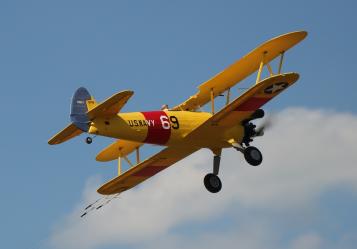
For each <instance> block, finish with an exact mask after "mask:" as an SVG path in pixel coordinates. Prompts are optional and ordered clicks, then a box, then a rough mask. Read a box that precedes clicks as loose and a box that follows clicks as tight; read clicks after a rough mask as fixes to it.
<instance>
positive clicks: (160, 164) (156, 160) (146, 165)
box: [97, 147, 198, 195]
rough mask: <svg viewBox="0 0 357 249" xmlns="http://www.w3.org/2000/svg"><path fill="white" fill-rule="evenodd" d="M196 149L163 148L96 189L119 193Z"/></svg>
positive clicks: (102, 192) (109, 193)
mask: <svg viewBox="0 0 357 249" xmlns="http://www.w3.org/2000/svg"><path fill="white" fill-rule="evenodd" d="M197 150H198V148H190V147H179V148H178V147H168V148H166V149H163V150H162V151H160V152H159V153H157V154H155V155H154V156H152V157H150V158H148V159H146V160H145V161H143V162H142V163H139V164H138V165H137V166H135V167H133V168H131V169H130V170H128V171H126V172H125V173H123V174H122V175H120V176H117V177H115V178H113V179H112V180H110V181H109V182H107V183H105V184H104V185H103V186H101V187H100V188H99V189H98V190H97V191H98V193H100V194H103V195H111V194H116V193H121V192H123V191H125V190H127V189H130V188H132V187H134V186H136V185H138V184H139V183H141V182H143V181H145V180H146V179H148V178H150V177H152V176H153V175H155V174H157V173H159V172H160V171H161V170H164V169H166V168H167V167H169V166H171V165H173V164H174V163H176V162H178V161H180V160H181V159H183V158H185V157H187V156H189V155H190V154H192V153H193V152H195V151H197Z"/></svg>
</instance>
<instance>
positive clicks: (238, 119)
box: [48, 31, 307, 195]
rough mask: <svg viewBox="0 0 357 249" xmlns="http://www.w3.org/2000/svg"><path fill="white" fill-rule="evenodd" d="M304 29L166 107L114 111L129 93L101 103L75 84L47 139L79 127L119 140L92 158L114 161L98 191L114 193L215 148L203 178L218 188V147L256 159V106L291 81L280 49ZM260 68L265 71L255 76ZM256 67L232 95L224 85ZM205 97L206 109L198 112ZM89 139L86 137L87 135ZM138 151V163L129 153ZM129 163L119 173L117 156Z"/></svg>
mask: <svg viewBox="0 0 357 249" xmlns="http://www.w3.org/2000/svg"><path fill="white" fill-rule="evenodd" d="M306 35H307V32H305V31H298V32H292V33H287V34H284V35H281V36H278V37H275V38H273V39H271V40H269V41H267V42H265V43H263V44H262V45H260V46H259V47H257V48H256V49H254V50H253V51H251V52H250V53H248V54H247V55H245V56H244V57H243V58H241V59H240V60H238V61H236V62H235V63H234V64H232V65H231V66H229V67H228V68H226V69H225V70H224V71H222V72H220V73H219V74H217V75H216V76H214V77H213V78H211V79H210V80H208V81H206V82H204V83H203V84H201V85H200V86H199V87H198V92H197V93H196V94H195V95H193V96H191V97H190V98H188V99H187V100H186V101H184V102H183V103H181V104H179V105H177V106H175V107H173V108H172V109H163V110H159V111H146V112H130V113H120V110H121V109H122V108H123V106H124V105H125V103H126V102H127V101H128V100H129V98H130V97H131V96H132V95H133V92H132V91H129V90H127V91H122V92H119V93H116V94H114V95H113V96H111V97H110V98H108V99H107V100H105V101H103V102H102V103H97V102H96V101H95V100H94V98H93V97H92V96H91V95H90V94H89V92H88V91H87V90H86V89H85V88H83V87H81V88H79V89H78V90H77V91H76V92H75V94H74V96H73V99H72V105H71V114H70V119H71V121H72V122H71V124H69V125H68V126H67V127H66V128H65V129H64V130H62V131H61V132H59V133H58V134H57V135H55V136H54V137H52V138H51V139H50V140H49V141H48V143H49V144H60V143H62V142H65V141H67V140H69V139H71V138H73V137H75V136H78V135H80V134H81V133H83V132H85V133H89V134H92V135H100V136H106V137H111V138H116V139H118V140H117V141H116V142H115V143H113V144H111V145H109V146H108V147H107V148H105V149H104V150H102V151H101V152H100V153H99V154H98V155H97V157H96V160H97V161H100V162H107V161H111V160H118V176H117V177H115V178H113V179H112V180H110V181H109V182H107V183H105V184H104V185H103V186H101V187H100V188H99V189H98V193H100V194H103V195H112V194H118V193H121V192H123V191H126V190H128V189H131V188H132V187H134V186H136V185H138V184H139V183H141V182H143V181H145V180H146V179H148V178H150V177H152V176H154V175H155V174H157V173H159V172H160V171H162V170H164V169H166V168H168V167H169V166H171V165H173V164H175V163H176V162H178V161H180V160H181V159H183V158H185V157H187V156H188V155H190V154H192V153H193V152H195V151H198V150H199V149H201V148H208V149H210V150H211V151H212V152H213V154H214V157H213V171H212V173H209V174H207V175H206V176H205V177H204V185H205V187H206V188H207V190H208V191H210V192H212V193H217V192H219V191H220V190H221V188H222V183H221V180H220V179H219V177H218V172H219V166H220V159H221V152H222V149H223V148H235V149H236V150H238V151H240V152H242V153H243V155H244V158H245V160H246V161H247V162H248V163H249V164H250V165H253V166H257V165H259V164H261V162H262V159H263V157H262V154H261V152H260V151H259V150H258V149H257V148H255V147H253V146H250V143H251V142H252V141H253V139H254V138H255V137H257V136H261V135H263V131H262V129H258V128H256V126H255V125H254V124H253V123H252V121H253V120H255V119H258V118H262V117H263V116H264V111H263V110H262V109H260V108H261V107H262V106H263V105H264V104H265V103H267V102H268V101H270V100H271V99H272V98H274V97H275V96H277V95H278V94H280V93H281V92H283V91H284V90H285V89H287V88H288V87H289V86H291V85H292V84H294V83H295V82H296V81H297V80H298V78H299V75H298V74H297V73H293V72H291V73H282V65H283V58H284V54H285V52H286V51H287V50H288V49H290V48H291V47H293V46H294V45H296V44H297V43H299V42H300V41H302V40H303V39H304V38H305V37H306ZM279 56H280V60H279V63H278V69H277V71H276V73H274V71H273V69H272V67H271V65H270V64H269V62H271V61H272V60H273V59H275V58H277V57H279ZM264 66H266V68H267V69H268V72H269V77H267V78H265V79H262V80H261V73H262V70H263V68H264ZM255 71H258V73H257V78H256V82H255V84H254V85H253V86H252V87H251V88H249V89H248V90H246V91H245V92H244V93H243V94H241V95H240V96H239V97H238V98H236V99H234V100H233V101H231V99H230V95H231V92H230V89H231V88H232V87H233V86H234V85H236V84H237V83H239V82H240V81H242V80H243V79H245V78H246V77H248V76H249V75H251V74H252V73H254V72H255ZM224 93H226V105H225V106H224V107H223V108H222V109H221V110H220V111H218V112H215V98H216V97H217V96H221V95H222V94H224ZM209 102H211V109H212V110H211V112H201V111H198V110H200V108H201V107H202V106H203V105H205V104H207V103H209ZM86 142H87V143H88V144H89V143H91V142H92V138H91V137H87V138H86ZM143 144H155V145H162V146H166V147H165V148H164V149H163V150H161V151H160V152H159V153H157V154H155V155H153V156H152V157H150V158H148V159H146V160H144V161H140V153H139V149H140V147H141V146H142V145H143ZM134 151H135V152H136V159H137V163H136V165H133V164H132V162H131V161H130V160H129V159H128V157H127V156H128V155H129V154H131V153H133V152H134ZM122 159H125V160H126V161H127V162H128V164H129V165H130V166H131V168H130V169H129V170H127V171H126V172H122V169H121V160H122Z"/></svg>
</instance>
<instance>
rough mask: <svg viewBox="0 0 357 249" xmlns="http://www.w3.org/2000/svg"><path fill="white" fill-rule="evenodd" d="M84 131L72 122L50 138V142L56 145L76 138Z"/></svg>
mask: <svg viewBox="0 0 357 249" xmlns="http://www.w3.org/2000/svg"><path fill="white" fill-rule="evenodd" d="M82 132H83V131H81V130H80V129H78V128H77V127H76V126H75V125H74V124H73V123H71V124H70V125H68V126H67V127H66V128H64V129H63V130H62V131H60V132H59V133H57V134H56V135H54V136H53V137H52V138H51V139H50V140H48V144H50V145H55V144H60V143H63V142H66V141H67V140H69V139H71V138H74V137H75V136H78V135H79V134H81V133H82Z"/></svg>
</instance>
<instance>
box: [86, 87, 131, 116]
mask: <svg viewBox="0 0 357 249" xmlns="http://www.w3.org/2000/svg"><path fill="white" fill-rule="evenodd" d="M133 94H134V92H133V91H123V92H119V93H116V94H114V95H113V96H111V97H110V98H108V99H106V100H105V101H103V102H102V103H100V104H99V105H97V106H96V107H94V108H93V109H91V110H90V111H88V112H87V115H88V117H89V119H90V120H93V119H94V118H97V117H112V116H114V115H116V114H117V113H118V112H119V111H120V110H121V109H122V108H123V106H124V105H125V104H126V102H127V101H128V100H129V98H130V97H131V96H133Z"/></svg>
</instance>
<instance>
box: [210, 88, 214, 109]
mask: <svg viewBox="0 0 357 249" xmlns="http://www.w3.org/2000/svg"><path fill="white" fill-rule="evenodd" d="M211 109H212V110H211V112H212V115H214V92H213V88H211Z"/></svg>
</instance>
